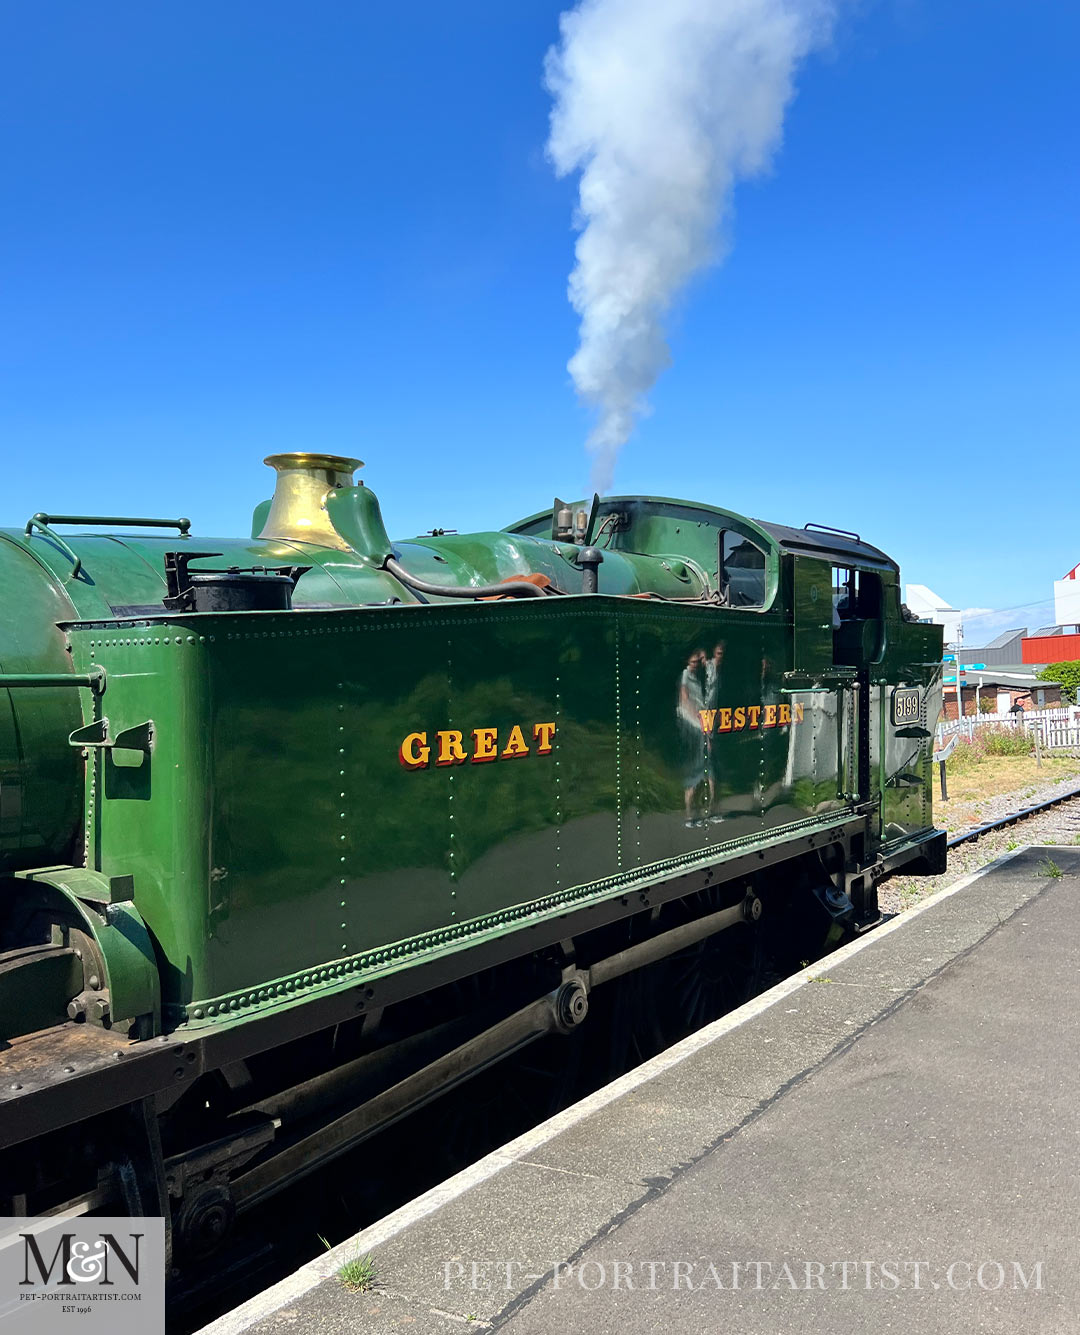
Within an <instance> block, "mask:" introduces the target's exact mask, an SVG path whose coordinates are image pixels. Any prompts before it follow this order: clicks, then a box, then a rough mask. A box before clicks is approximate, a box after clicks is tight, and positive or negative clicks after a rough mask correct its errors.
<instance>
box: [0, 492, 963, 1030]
mask: <svg viewBox="0 0 1080 1335" xmlns="http://www.w3.org/2000/svg"><path fill="white" fill-rule="evenodd" d="M265 512H266V507H265V505H263V506H260V507H259V508H258V509H257V511H256V516H255V526H256V528H258V527H260V526H261V524H260V516H262V517H265ZM327 512H328V514H329V515H330V516H331V519H332V521H333V523H334V524H335V527H336V528H337V531H338V532H339V533H340V534H341V535H342V536H343V537H344V538H345V539H346V541H347V542H348V543H349V544H350V547H351V550H350V551H346V552H343V551H340V550H331V549H328V548H321V547H316V546H313V545H312V544H308V543H302V542H282V541H263V540H258V539H255V538H243V539H223V540H219V539H206V538H186V537H177V536H175V535H172V536H168V537H154V536H143V535H138V536H136V535H132V534H131V533H127V532H125V533H124V534H123V535H122V536H104V535H91V536H85V535H72V536H70V537H68V538H66V539H65V543H64V546H63V547H61V546H59V545H56V544H53V543H51V542H50V541H49V540H48V539H47V538H44V537H42V535H41V534H40V533H39V532H36V531H35V532H34V533H33V534H31V535H30V536H27V535H25V534H24V533H23V532H22V531H21V530H16V531H12V532H9V533H5V534H3V535H2V536H0V578H3V579H5V580H6V581H7V582H6V584H5V587H6V588H7V589H9V590H10V589H12V588H15V589H17V590H20V591H21V597H20V602H19V606H20V612H19V615H17V616H13V617H9V618H7V619H6V621H5V624H4V627H3V629H2V630H0V670H2V671H4V672H59V671H68V672H70V671H74V672H79V673H89V672H91V671H93V670H94V669H98V668H104V670H105V673H106V677H107V689H106V691H105V693H104V694H103V695H101V696H100V697H99V696H96V695H95V694H94V693H93V692H91V691H89V690H85V689H83V690H64V689H62V688H43V689H39V690H33V691H10V692H4V693H3V694H2V697H0V747H2V751H0V764H2V769H0V797H2V796H3V793H4V791H5V790H6V791H7V793H8V794H9V796H10V795H11V794H12V793H15V794H17V796H18V801H17V802H16V801H14V799H13V798H12V799H11V800H10V801H9V803H8V806H7V807H6V808H3V809H4V810H6V812H7V815H6V816H5V820H6V822H7V823H6V824H4V825H0V839H2V841H3V842H2V843H0V853H2V856H3V868H4V869H6V870H7V871H8V872H9V873H10V872H14V871H20V870H25V869H27V868H35V867H37V868H42V867H48V868H49V869H50V870H49V871H48V872H47V873H46V872H40V873H33V872H32V873H30V874H32V875H34V876H35V879H38V880H44V881H46V882H47V883H48V884H50V885H52V886H53V887H54V888H56V889H57V890H59V891H60V892H61V893H63V894H64V895H65V896H66V897H67V899H68V900H69V901H70V902H71V903H73V904H79V905H81V906H82V912H83V913H84V916H85V917H86V918H87V921H88V923H89V926H90V929H91V930H92V931H94V934H95V936H97V937H98V939H99V941H100V943H101V947H102V949H103V950H104V951H105V953H106V955H107V957H108V959H109V971H110V987H111V986H113V985H114V982H115V986H116V987H117V988H118V989H119V992H120V995H122V996H123V997H124V998H125V1001H124V1004H123V1005H121V1003H120V1002H116V1003H115V1010H116V1013H117V1014H125V1015H137V1014H140V1015H141V1014H149V1013H153V1014H156V1013H157V1009H158V1005H159V1001H160V1007H161V1015H162V1017H163V1023H164V1025H165V1027H166V1028H173V1027H175V1026H178V1025H188V1026H191V1027H198V1026H204V1025H208V1024H219V1023H222V1022H234V1021H235V1020H236V1018H237V1017H238V1016H243V1015H244V1014H245V1013H246V1014H250V1013H254V1012H258V1011H262V1010H265V1009H266V1008H268V1007H274V1006H285V1005H295V1004H300V1003H301V1002H302V1001H303V1000H304V999H306V998H307V997H309V996H312V995H315V994H317V993H319V992H321V991H324V990H327V989H332V988H337V987H342V986H346V985H355V983H356V981H357V980H358V979H363V978H367V977H370V976H375V975H376V974H378V973H380V972H385V971H387V970H396V969H400V968H404V967H408V965H409V963H410V962H412V961H414V960H416V959H418V958H421V957H426V956H429V955H431V954H433V953H443V952H450V951H460V950H465V949H467V948H468V947H469V946H470V945H471V944H472V943H474V942H476V941H480V940H484V939H486V938H487V937H489V936H490V935H492V934H496V933H505V932H508V931H512V930H515V929H516V927H517V925H518V924H521V923H522V922H525V921H536V920H537V919H538V918H541V917H545V916H557V915H558V914H559V913H562V912H565V910H566V908H567V907H568V906H569V905H576V904H586V903H589V902H592V901H595V900H599V899H605V898H609V897H611V896H612V895H620V894H624V893H626V890H627V888H628V887H632V886H633V887H637V886H641V885H647V884H649V883H651V882H655V881H657V880H662V879H664V878H665V877H667V876H670V875H672V874H673V873H675V872H676V871H681V870H684V869H686V868H688V867H693V866H698V865H706V864H715V863H721V862H722V861H723V860H724V859H725V858H727V857H731V856H733V855H734V854H735V853H737V852H740V851H743V850H745V849H746V848H748V847H751V848H752V847H758V846H763V845H764V844H766V843H770V842H775V841H777V840H783V839H784V838H786V837H789V836H790V835H791V834H793V833H795V832H799V831H805V830H808V829H812V828H816V827H821V826H825V825H828V824H829V823H830V822H835V821H837V820H838V819H842V818H846V817H847V816H848V815H849V814H850V811H851V808H852V806H853V805H855V804H856V803H858V802H873V803H874V804H875V805H874V808H873V810H874V813H875V814H874V817H873V822H872V823H873V828H872V831H871V833H872V835H873V836H874V837H875V838H876V839H879V840H881V841H882V844H883V846H885V847H888V848H895V847H899V846H901V845H902V844H903V843H904V842H905V841H906V840H908V839H909V838H910V836H912V835H915V834H918V833H920V832H922V831H925V830H926V829H928V828H929V827H930V822H931V812H930V775H929V766H930V761H929V755H930V750H929V746H930V743H929V739H928V737H916V738H914V739H913V738H911V737H897V736H896V731H897V730H896V729H895V728H893V727H892V725H891V722H890V718H891V714H890V700H891V692H892V689H893V688H895V687H896V686H899V685H917V686H919V687H920V688H921V689H922V690H923V691H924V694H925V697H926V705H925V709H926V728H927V729H931V728H932V725H933V722H934V721H935V719H936V717H937V713H938V710H939V706H940V678H939V675H938V672H939V667H938V664H939V661H940V654H941V631H940V628H938V627H932V626H922V625H912V624H909V623H905V622H903V621H902V620H901V616H900V607H899V590H898V584H897V573H896V569H895V566H893V565H892V563H891V562H889V561H888V559H887V558H884V557H882V556H881V554H880V553H875V552H874V549H872V548H860V549H859V550H858V551H857V552H855V554H854V555H853V554H852V551H851V550H846V551H843V550H838V553H837V554H836V556H835V557H834V558H833V559H831V560H830V557H829V555H828V547H827V542H828V540H827V539H826V540H824V541H822V540H821V539H820V538H819V539H818V541H817V543H816V546H813V547H812V549H811V548H810V547H808V548H807V549H806V550H804V549H803V548H802V547H801V546H800V541H799V539H798V538H797V537H796V538H790V537H787V536H785V534H786V533H787V531H779V530H778V531H777V532H778V533H780V536H779V537H778V536H777V535H776V534H775V533H774V532H772V531H770V528H769V526H767V525H762V524H759V523H757V522H756V521H753V520H748V519H745V518H744V517H741V516H736V515H732V514H730V513H729V512H727V511H723V510H719V509H715V508H712V507H705V506H696V505H694V504H692V503H690V502H685V501H666V500H657V499H654V498H646V497H634V498H612V499H610V500H607V501H605V502H603V503H602V504H601V506H600V508H599V513H598V516H597V519H596V521H594V530H593V532H594V535H596V534H597V531H598V529H597V526H598V525H602V524H603V521H604V519H605V516H608V515H611V514H613V513H615V512H618V513H619V515H620V516H621V520H620V525H619V527H618V529H617V530H616V531H615V532H611V531H610V530H609V531H607V532H606V533H604V534H603V536H599V537H597V541H598V542H599V544H600V546H601V547H602V549H603V553H604V562H603V564H602V565H601V567H600V590H601V591H600V594H599V595H596V596H583V595H581V594H580V592H579V590H580V587H581V568H580V566H579V565H578V564H577V562H576V556H577V554H578V552H579V550H580V549H579V548H577V547H575V546H574V545H573V544H570V543H564V542H556V541H554V540H552V538H551V515H550V512H548V513H547V514H545V515H540V516H534V517H532V518H531V519H529V520H525V521H522V523H520V524H518V525H515V526H512V527H511V528H510V529H507V530H502V531H499V532H491V533H482V534H469V535H465V534H462V535H456V534H448V535H445V536H440V537H424V538H417V539H414V540H412V541H408V542H398V543H394V544H393V545H392V546H391V545H390V543H389V540H388V539H387V538H386V535H385V529H384V528H383V526H382V519H381V516H380V514H379V508H378V502H377V500H376V498H375V496H374V493H372V492H371V491H370V489H367V488H360V487H355V488H341V489H340V490H339V491H337V492H334V493H331V494H330V496H329V498H328V501H327ZM725 528H728V529H733V530H734V531H735V532H736V533H738V534H739V535H741V536H742V537H744V538H748V539H750V541H752V542H753V543H755V544H756V545H757V546H758V547H759V549H760V550H761V552H762V553H763V559H764V568H765V578H764V587H765V598H764V605H763V606H762V607H761V608H757V609H750V608H747V609H736V608H730V607H724V606H719V605H716V603H715V602H713V601H708V599H709V598H710V597H711V596H712V595H713V592H714V590H715V587H716V579H717V539H718V534H719V533H720V532H721V530H723V529H725ZM807 542H808V543H809V539H807ZM185 546H189V547H190V548H191V549H192V550H195V551H206V552H217V553H221V554H222V555H221V556H220V557H218V558H216V559H212V560H208V561H207V562H205V564H207V565H210V566H221V565H223V564H230V565H241V566H250V565H271V566H272V565H304V566H310V567H311V569H310V571H309V572H308V573H307V574H305V575H304V576H303V577H302V578H301V580H300V582H299V584H298V586H297V590H296V598H295V610H294V611H292V612H282V613H265V612H251V613H233V614H229V615H222V614H193V613H191V614H178V613H171V612H166V611H165V610H164V609H163V608H161V598H162V597H163V596H164V593H165V583H164V571H163V564H162V557H163V554H164V552H166V551H170V550H183V549H184V547H185ZM67 548H70V551H69V550H66V549H67ZM391 551H392V552H393V554H394V555H395V556H396V557H397V559H398V560H399V561H401V563H402V564H403V565H404V566H405V567H406V568H407V569H408V570H410V571H411V572H413V573H414V574H415V575H416V576H418V577H419V578H420V579H422V580H425V581H429V582H433V583H444V584H446V585H448V586H450V585H453V586H468V585H470V584H471V585H481V584H489V583H493V582H497V581H499V580H502V579H508V578H513V577H515V576H520V575H521V574H525V573H533V574H543V575H546V576H547V577H548V579H549V580H551V582H552V583H553V584H554V585H555V586H556V587H558V588H561V589H563V590H565V591H566V593H567V594H569V595H571V596H564V597H548V598H536V599H522V600H509V599H507V600H499V601H494V602H490V601H484V602H469V601H462V600H453V601H451V600H446V601H439V600H432V601H431V602H429V603H422V602H420V601H418V599H417V597H416V596H415V595H414V594H412V593H411V592H410V591H409V590H407V589H405V588H404V587H403V586H402V585H401V584H399V583H398V582H397V581H396V580H394V579H393V578H392V577H391V576H390V575H389V574H388V573H387V572H386V571H385V570H383V569H381V568H380V567H381V563H382V561H383V560H384V559H385V557H386V555H388V554H389V553H390V552H391ZM71 553H74V554H75V555H76V556H77V557H78V558H79V560H80V563H81V566H82V569H81V571H80V573H79V575H78V576H77V577H76V578H71V569H72V558H71ZM836 564H840V565H857V566H858V567H859V568H861V569H863V570H866V571H869V572H873V575H874V577H875V578H878V579H880V581H881V612H880V615H876V616H875V617H873V618H872V619H869V618H868V619H864V620H863V621H851V622H847V623H845V624H844V625H843V626H842V627H841V629H840V630H839V631H837V632H835V633H834V631H833V626H832V602H831V587H832V585H831V574H832V572H831V567H832V565H836ZM193 568H197V567H193ZM815 589H816V590H817V596H816V597H815V596H814V590H815ZM640 594H646V595H648V594H653V595H657V594H658V595H660V597H659V598H655V597H654V598H648V597H645V598H642V597H633V596H630V595H640ZM154 609H156V610H154ZM35 702H40V703H38V704H35ZM860 710H869V711H870V716H869V719H866V718H862V719H860V717H859V711H860ZM3 711H6V712H3ZM796 718H797V719H798V721H797V722H796V721H794V720H795V719H796ZM106 719H107V721H108V722H107V726H106V725H105V723H104V720H106ZM789 719H790V720H792V721H788V720H789ZM545 723H553V724H554V725H555V732H554V739H553V744H552V747H551V750H550V754H543V753H542V751H541V747H540V745H539V740H538V738H537V737H536V735H535V732H534V730H535V727H536V725H537V724H545ZM148 725H152V727H150V726H148ZM515 725H519V726H520V727H521V728H522V730H523V736H524V738H525V739H526V742H527V744H528V747H529V749H528V753H527V754H522V755H519V756H512V755H507V756H505V757H500V758H499V759H497V760H494V761H492V762H490V763H476V762H475V761H473V760H472V759H471V758H470V759H467V760H466V761H465V762H464V763H461V764H447V765H438V764H435V763H434V761H435V759H436V756H435V754H432V757H431V760H432V763H431V764H430V765H427V766H424V767H422V768H415V769H410V768H406V767H405V766H404V765H403V764H402V763H401V760H400V758H399V748H400V747H401V745H402V742H403V741H404V739H405V738H406V736H407V735H408V734H411V733H421V734H424V735H425V741H426V745H428V746H429V747H434V746H435V745H436V734H437V733H438V732H439V731H440V730H459V731H460V732H462V733H463V734H464V739H465V741H466V743H470V742H471V734H472V730H473V729H477V728H489V727H490V728H495V729H497V737H498V746H499V749H500V750H504V749H507V747H508V743H509V738H510V734H511V729H512V728H513V727H514V726H515ZM80 729H81V731H79V730H80ZM88 729H89V730H88ZM860 730H862V731H863V732H868V736H869V755H868V757H863V758H862V761H861V763H860V756H859V735H860ZM72 733H75V734H76V735H75V736H74V737H73V738H72V741H73V743H75V745H69V743H68V738H69V736H70V735H71V734H72ZM151 735H152V743H151V742H150V741H149V738H150V737H151ZM118 738H119V739H120V741H121V745H120V746H119V747H117V746H115V745H110V743H115V742H116V740H117V739H118ZM125 739H127V740H126V744H125ZM80 748H81V749H80ZM470 749H471V747H470ZM510 749H511V750H512V749H513V748H512V747H511V748H510ZM860 785H862V791H860ZM872 851H873V850H871V852H872ZM65 863H66V864H68V868H67V870H65V869H64V868H63V867H60V868H59V869H57V867H58V864H65ZM80 864H84V865H83V866H81V865H80ZM80 877H83V878H85V877H90V878H91V880H90V881H85V880H82V881H80ZM118 877H130V878H131V883H132V885H133V895H132V900H131V902H130V903H129V904H119V905H113V906H112V907H111V908H110V909H102V907H101V904H102V903H103V902H104V901H102V900H101V886H103V885H104V886H108V885H109V883H110V882H109V878H118ZM80 887H81V888H80ZM8 893H9V894H10V893H14V891H13V890H9V892H8ZM95 896H96V898H95ZM110 914H111V915H112V917H109V915H110ZM113 918H116V919H117V922H119V921H120V919H123V923H124V924H125V925H126V926H125V929H124V930H122V931H121V937H122V940H121V939H119V938H117V937H110V936H109V934H108V930H106V929H111V926H112V919H113ZM117 930H120V928H119V927H118V928H117ZM140 932H142V935H140ZM150 960H154V961H155V965H154V969H155V970H158V971H159V974H158V972H154V975H153V987H151V981H150V978H149V976H148V974H147V963H148V961H150ZM114 970H115V979H114ZM159 975H160V976H159ZM158 991H160V998H159V997H158ZM151 993H153V995H151ZM126 1006H130V1007H136V1009H125V1007H126ZM138 1007H141V1009H137V1008H138Z"/></svg>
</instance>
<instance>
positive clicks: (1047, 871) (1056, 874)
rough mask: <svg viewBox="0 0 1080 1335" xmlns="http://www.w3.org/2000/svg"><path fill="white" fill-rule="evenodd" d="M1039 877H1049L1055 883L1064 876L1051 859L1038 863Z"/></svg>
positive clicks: (1044, 859)
mask: <svg viewBox="0 0 1080 1335" xmlns="http://www.w3.org/2000/svg"><path fill="white" fill-rule="evenodd" d="M1038 875H1039V876H1049V877H1050V879H1051V880H1054V881H1057V880H1060V878H1061V877H1062V876H1063V875H1064V873H1063V872H1062V870H1061V868H1060V867H1059V866H1058V865H1057V863H1056V862H1055V861H1054V859H1053V858H1043V859H1042V861H1041V862H1040V863H1039V871H1038Z"/></svg>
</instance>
